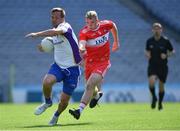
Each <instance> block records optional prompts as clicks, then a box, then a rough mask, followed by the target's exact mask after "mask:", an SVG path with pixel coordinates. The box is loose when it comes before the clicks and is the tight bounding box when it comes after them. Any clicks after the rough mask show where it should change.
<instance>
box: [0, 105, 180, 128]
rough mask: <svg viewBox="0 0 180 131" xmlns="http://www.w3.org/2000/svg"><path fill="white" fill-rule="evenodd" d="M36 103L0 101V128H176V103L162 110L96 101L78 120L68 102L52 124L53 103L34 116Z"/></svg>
mask: <svg viewBox="0 0 180 131" xmlns="http://www.w3.org/2000/svg"><path fill="white" fill-rule="evenodd" d="M37 105H38V104H0V130H180V103H165V104H164V110H162V111H158V110H157V109H155V110H152V109H150V105H149V104H147V103H128V104H123V103H119V104H100V107H96V108H94V109H90V108H86V109H85V110H84V112H83V114H82V116H81V118H80V119H79V120H76V119H74V118H73V117H72V116H71V115H70V114H69V113H68V109H69V108H73V107H76V108H77V107H78V104H70V105H69V106H68V108H67V110H65V112H64V113H63V114H62V115H61V116H60V118H59V121H58V124H57V125H56V126H54V127H50V126H48V122H49V120H50V119H51V116H52V115H53V113H54V111H55V110H56V107H57V104H54V105H53V106H52V107H51V108H49V109H47V110H46V112H44V113H43V114H42V115H40V116H35V115H34V114H33V112H34V109H35V108H36V106H37Z"/></svg>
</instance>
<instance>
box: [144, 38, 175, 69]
mask: <svg viewBox="0 0 180 131" xmlns="http://www.w3.org/2000/svg"><path fill="white" fill-rule="evenodd" d="M146 50H147V51H150V53H151V58H150V60H149V64H150V65H154V66H158V65H167V62H168V60H167V58H166V59H164V60H163V59H161V53H165V54H167V51H173V46H172V44H171V43H170V41H169V40H168V38H166V37H163V36H161V38H160V39H159V40H155V38H154V37H151V38H149V39H148V40H147V42H146Z"/></svg>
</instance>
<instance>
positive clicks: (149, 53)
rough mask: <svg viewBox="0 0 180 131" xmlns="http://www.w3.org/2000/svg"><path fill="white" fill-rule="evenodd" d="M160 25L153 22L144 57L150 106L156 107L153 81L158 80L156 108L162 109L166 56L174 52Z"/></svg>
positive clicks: (166, 67)
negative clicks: (150, 97)
mask: <svg viewBox="0 0 180 131" xmlns="http://www.w3.org/2000/svg"><path fill="white" fill-rule="evenodd" d="M162 31H163V28H162V25H161V24H160V23H154V24H153V26H152V32H153V37H150V38H149V39H148V40H147V42H146V51H145V54H146V57H147V58H148V60H149V62H148V78H149V90H150V92H151V95H152V103H151V108H152V109H154V108H155V107H156V102H157V97H156V93H155V82H156V79H158V80H159V99H158V109H159V110H162V109H163V106H162V101H163V98H164V94H165V91H164V84H165V82H166V79H167V75H168V57H170V56H171V55H172V54H173V53H174V49H173V46H172V44H171V42H170V41H169V40H168V38H167V37H165V36H162Z"/></svg>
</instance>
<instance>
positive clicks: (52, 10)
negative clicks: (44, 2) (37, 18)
mask: <svg viewBox="0 0 180 131" xmlns="http://www.w3.org/2000/svg"><path fill="white" fill-rule="evenodd" d="M53 12H60V13H61V18H64V17H65V15H66V13H65V10H64V9H62V8H60V7H55V8H52V9H51V13H53Z"/></svg>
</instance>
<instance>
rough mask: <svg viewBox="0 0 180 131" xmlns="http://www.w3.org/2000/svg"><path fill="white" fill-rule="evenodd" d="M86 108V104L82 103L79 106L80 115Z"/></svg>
mask: <svg viewBox="0 0 180 131" xmlns="http://www.w3.org/2000/svg"><path fill="white" fill-rule="evenodd" d="M85 107H86V104H84V103H82V102H81V103H80V105H79V111H80V113H81V112H82V111H83V110H84V108H85Z"/></svg>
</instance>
